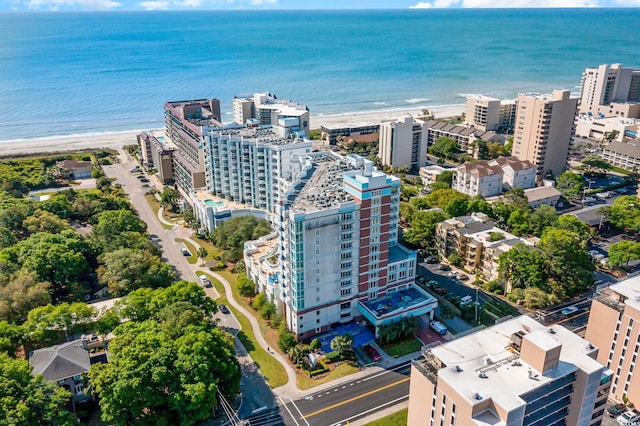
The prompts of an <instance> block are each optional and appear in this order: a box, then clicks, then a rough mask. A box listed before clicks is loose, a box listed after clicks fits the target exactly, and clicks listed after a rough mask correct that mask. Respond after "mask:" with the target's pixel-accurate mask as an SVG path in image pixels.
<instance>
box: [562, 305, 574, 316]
mask: <svg viewBox="0 0 640 426" xmlns="http://www.w3.org/2000/svg"><path fill="white" fill-rule="evenodd" d="M576 312H578V308H576V307H575V306H569V307H567V308H564V309H563V310H561V311H560V313H561V314H562V315H564V316H565V317H568V316H569V315H572V314H575V313H576Z"/></svg>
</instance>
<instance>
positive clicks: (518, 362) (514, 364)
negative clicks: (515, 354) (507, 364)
mask: <svg viewBox="0 0 640 426" xmlns="http://www.w3.org/2000/svg"><path fill="white" fill-rule="evenodd" d="M511 365H512V366H513V367H519V366H521V365H522V363H521V362H520V360H519V359H516V360H514V361H513V362H512V363H511Z"/></svg>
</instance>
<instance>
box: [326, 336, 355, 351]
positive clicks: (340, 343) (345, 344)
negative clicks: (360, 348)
mask: <svg viewBox="0 0 640 426" xmlns="http://www.w3.org/2000/svg"><path fill="white" fill-rule="evenodd" d="M330 345H331V349H333V350H334V351H338V352H340V353H343V352H345V351H348V350H350V349H351V346H353V336H352V335H350V334H348V333H347V334H341V335H340V336H336V337H334V338H333V339H332V340H331V343H330Z"/></svg>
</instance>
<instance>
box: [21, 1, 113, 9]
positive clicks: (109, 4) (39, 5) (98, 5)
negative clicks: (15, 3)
mask: <svg viewBox="0 0 640 426" xmlns="http://www.w3.org/2000/svg"><path fill="white" fill-rule="evenodd" d="M121 5H122V3H120V2H117V1H114V0H29V2H28V3H27V6H28V7H29V8H30V9H48V10H60V9H66V8H70V9H74V8H81V9H89V10H108V9H113V8H116V7H118V6H121Z"/></svg>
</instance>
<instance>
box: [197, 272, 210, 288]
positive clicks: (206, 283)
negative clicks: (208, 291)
mask: <svg viewBox="0 0 640 426" xmlns="http://www.w3.org/2000/svg"><path fill="white" fill-rule="evenodd" d="M200 283H202V286H203V287H207V288H209V287H211V281H209V278H207V277H205V276H204V275H200Z"/></svg>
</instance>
